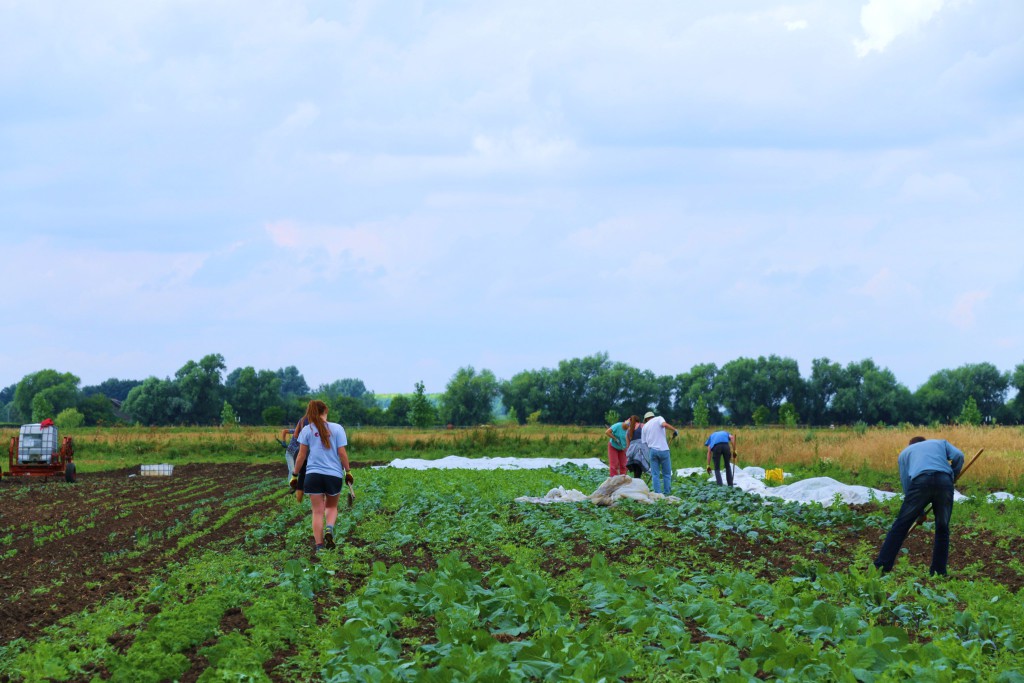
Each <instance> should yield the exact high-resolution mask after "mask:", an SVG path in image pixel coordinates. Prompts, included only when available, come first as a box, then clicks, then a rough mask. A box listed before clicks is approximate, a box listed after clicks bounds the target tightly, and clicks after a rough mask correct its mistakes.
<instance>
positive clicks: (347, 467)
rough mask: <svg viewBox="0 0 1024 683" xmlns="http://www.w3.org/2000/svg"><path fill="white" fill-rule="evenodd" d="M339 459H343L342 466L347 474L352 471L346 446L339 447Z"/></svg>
mask: <svg viewBox="0 0 1024 683" xmlns="http://www.w3.org/2000/svg"><path fill="white" fill-rule="evenodd" d="M338 457H339V458H341V466H342V468H344V470H345V471H346V472H348V471H349V470H351V469H352V466H351V465H349V463H348V451H346V450H345V447H344V446H338Z"/></svg>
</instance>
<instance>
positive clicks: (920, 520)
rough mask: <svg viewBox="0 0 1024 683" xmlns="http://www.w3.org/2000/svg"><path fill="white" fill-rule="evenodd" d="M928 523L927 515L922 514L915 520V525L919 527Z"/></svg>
mask: <svg viewBox="0 0 1024 683" xmlns="http://www.w3.org/2000/svg"><path fill="white" fill-rule="evenodd" d="M927 521H928V513H927V512H922V513H921V516H920V517H918V518H917V525H918V526H920V525H922V524H924V523H925V522H927Z"/></svg>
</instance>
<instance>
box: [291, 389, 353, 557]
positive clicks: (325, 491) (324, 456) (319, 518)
mask: <svg viewBox="0 0 1024 683" xmlns="http://www.w3.org/2000/svg"><path fill="white" fill-rule="evenodd" d="M306 419H308V420H309V424H307V425H306V426H305V427H303V428H302V431H300V432H299V454H298V456H297V457H296V458H295V469H294V470H292V480H293V481H295V482H296V483H297V480H298V478H299V470H300V469H302V466H303V465H306V481H305V485H304V486H305V488H304V490H305V492H306V495H307V496H309V502H310V506H311V507H312V508H313V542H314V543H315V544H316V552H320V551H321V550H322V549H324V548H327V549H328V550H329V549H331V548H333V547H334V523H335V522H336V521H337V519H338V496H339V495H340V494H341V488H342V486H343V485H344V484H345V483H346V482H347V483H349V484H351V483H352V472H351V470H352V467H351V466H350V465H349V462H348V452H347V451H346V450H345V446H347V445H348V438H347V437H346V436H345V428H344V427H342V426H341V425H340V424H338V423H337V422H328V421H327V404H326V403H324V402H323V401H318V400H312V401H310V402H309V405H307V406H306ZM307 460H308V463H307ZM325 517H326V522H327V525H326V528H325V527H324V520H325Z"/></svg>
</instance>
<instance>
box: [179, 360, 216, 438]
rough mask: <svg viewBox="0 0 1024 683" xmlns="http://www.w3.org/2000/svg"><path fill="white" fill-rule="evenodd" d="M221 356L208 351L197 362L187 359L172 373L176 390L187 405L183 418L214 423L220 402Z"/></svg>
mask: <svg viewBox="0 0 1024 683" xmlns="http://www.w3.org/2000/svg"><path fill="white" fill-rule="evenodd" d="M225 368H226V366H225V365H224V356H222V355H220V354H219V353H211V354H209V355H206V356H203V358H202V360H200V361H199V362H198V363H197V362H195V361H191V360H190V361H189V362H188V363H186V364H185V365H183V366H182V367H181V369H180V370H178V371H177V372H176V373H174V379H175V383H176V384H177V386H178V392H179V394H180V396H181V398H182V399H184V401H185V403H186V405H187V411H186V421H187V422H193V423H196V424H201V425H213V424H218V423H219V421H220V411H221V409H222V407H223V404H224V385H223V384H222V380H221V373H222V372H223V371H224V370H225Z"/></svg>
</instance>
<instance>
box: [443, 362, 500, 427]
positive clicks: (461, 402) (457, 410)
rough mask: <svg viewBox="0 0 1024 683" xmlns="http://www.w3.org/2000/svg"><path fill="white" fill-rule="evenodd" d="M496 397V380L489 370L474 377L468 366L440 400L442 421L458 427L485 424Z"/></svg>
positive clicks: (458, 371)
mask: <svg viewBox="0 0 1024 683" xmlns="http://www.w3.org/2000/svg"><path fill="white" fill-rule="evenodd" d="M498 393H499V392H498V380H497V379H496V378H495V377H494V373H493V372H491V371H490V370H481V371H480V372H479V373H477V371H476V370H474V369H473V367H472V366H466V367H464V368H459V369H458V370H457V371H456V372H455V374H454V375H453V376H452V378H451V379H450V380H449V381H448V386H447V387H446V388H445V392H444V394H443V395H442V397H441V414H442V416H443V419H444V420H445V421H446V422H449V423H451V424H454V425H456V426H459V427H464V426H468V425H477V424H485V423H489V422H491V421H492V420H493V417H494V416H493V413H492V410H491V406H492V403H493V401H494V398H495V397H496V396H498Z"/></svg>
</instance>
